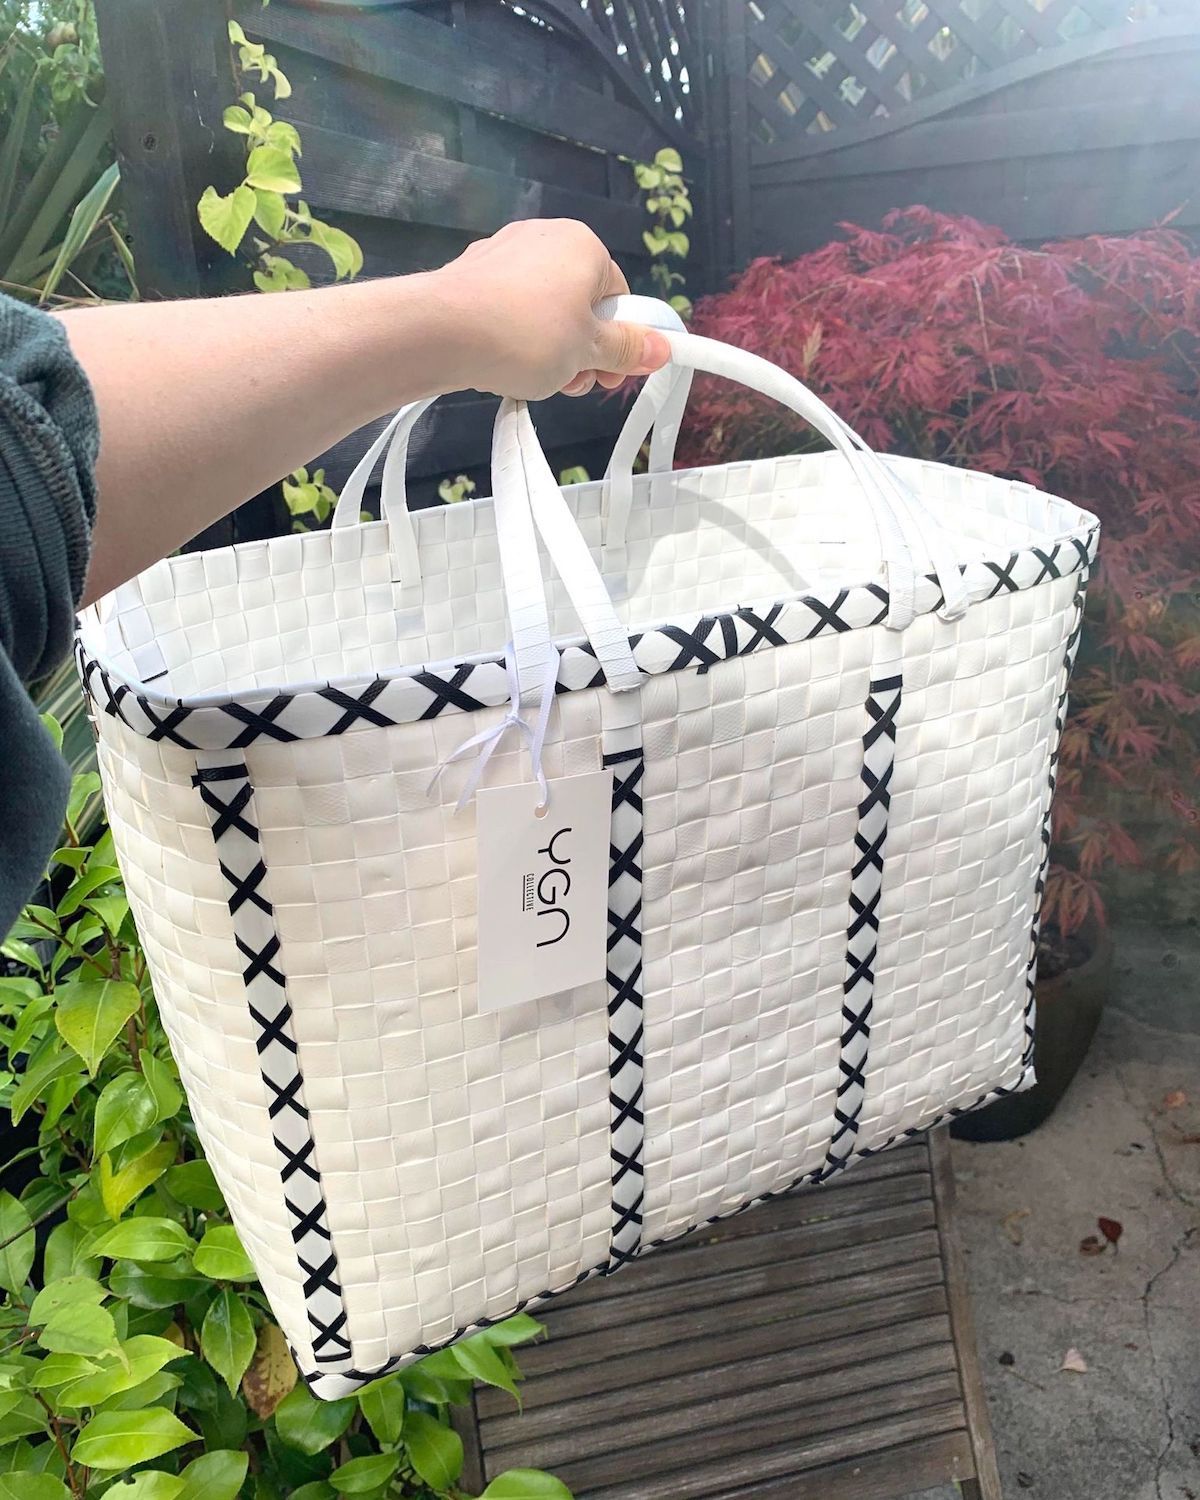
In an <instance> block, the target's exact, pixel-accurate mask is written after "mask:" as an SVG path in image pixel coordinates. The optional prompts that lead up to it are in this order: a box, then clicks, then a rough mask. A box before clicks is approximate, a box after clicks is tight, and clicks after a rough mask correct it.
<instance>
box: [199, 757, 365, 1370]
mask: <svg viewBox="0 0 1200 1500" xmlns="http://www.w3.org/2000/svg"><path fill="white" fill-rule="evenodd" d="M192 784H193V785H194V786H195V787H196V789H197V790H198V791H199V793H200V799H201V801H202V803H203V804H204V807H205V809H206V811H207V812H208V815H209V823H210V825H211V828H212V835H213V842H214V843H215V844H216V847H217V860H218V863H219V865H220V868H221V873H222V874H223V875H224V877H225V880H226V882H227V884H228V893H227V896H226V901H227V904H228V906H229V914H230V916H231V917H232V918H233V923H234V933H233V936H234V942H235V944H236V945H237V949H238V952H239V953H240V954H241V955H242V957H243V959H244V960H245V964H244V966H243V969H242V982H243V984H244V985H245V987H246V1004H247V1008H248V1010H249V1014H250V1019H251V1020H252V1021H253V1023H254V1026H255V1038H254V1044H255V1049H256V1051H257V1053H258V1058H259V1074H260V1076H261V1078H262V1081H263V1086H264V1088H265V1089H266V1092H267V1115H268V1118H269V1119H270V1120H271V1122H272V1130H271V1136H272V1139H273V1141H274V1142H275V1149H276V1152H277V1159H278V1166H279V1179H280V1183H281V1184H282V1186H283V1188H284V1193H283V1201H284V1205H285V1207H286V1209H287V1212H288V1214H289V1216H290V1218H291V1221H292V1222H291V1235H292V1242H293V1244H294V1245H295V1246H296V1261H297V1265H298V1266H299V1268H300V1272H301V1277H302V1286H303V1292H304V1305H305V1312H306V1313H307V1316H308V1322H309V1330H310V1333H311V1335H312V1349H313V1359H314V1360H315V1361H317V1362H318V1363H320V1364H334V1363H342V1362H344V1361H345V1360H348V1359H349V1358H350V1355H351V1351H350V1343H349V1340H348V1339H347V1338H346V1336H345V1333H344V1331H343V1330H344V1328H345V1325H346V1309H345V1304H344V1302H343V1299H342V1288H341V1283H340V1281H339V1279H338V1271H337V1261H336V1258H335V1256H334V1254H333V1250H332V1248H331V1241H332V1236H331V1234H330V1231H329V1225H328V1215H327V1210H326V1205H325V1196H324V1191H323V1189H322V1185H321V1176H320V1173H319V1172H318V1171H317V1168H316V1165H315V1164H314V1161H313V1156H314V1154H315V1149H316V1148H315V1145H314V1142H313V1137H312V1131H311V1126H310V1123H309V1115H308V1109H307V1107H306V1106H305V1103H304V1094H303V1088H304V1085H303V1079H302V1077H301V1073H300V1061H299V1055H298V1049H297V1045H296V1039H295V1036H294V1035H293V1033H292V1008H291V1005H290V1004H289V1002H288V998H287V981H286V979H285V978H284V975H283V972H282V970H281V969H280V967H279V964H278V958H279V952H280V943H279V934H278V932H277V931H276V930H275V908H274V907H273V906H272V904H271V902H270V900H269V899H268V897H267V895H266V892H265V891H264V890H263V889H262V887H263V883H264V881H265V878H266V864H265V862H264V860H263V857H262V851H261V845H260V841H259V831H258V826H257V824H256V823H255V821H254V809H253V799H254V787H253V783H252V782H251V780H250V773H249V769H248V767H247V766H246V763H245V761H237V762H233V763H230V764H226V765H217V766H200V767H198V768H197V770H196V773H195V775H194V776H193V777H192ZM238 854H241V855H242V856H243V859H242V860H241V861H238V860H237V858H236V856H237V855H238ZM231 861H232V862H233V863H246V862H248V861H249V862H250V868H249V873H248V874H247V875H246V876H244V877H240V876H238V875H237V874H236V873H235V871H234V869H233V868H232V865H231ZM247 906H249V907H252V908H253V909H254V911H256V912H257V913H258V914H259V915H258V916H255V915H254V911H252V912H251V913H250V916H249V917H247V914H246V909H247ZM262 918H265V919H266V920H265V921H263V920H262Z"/></svg>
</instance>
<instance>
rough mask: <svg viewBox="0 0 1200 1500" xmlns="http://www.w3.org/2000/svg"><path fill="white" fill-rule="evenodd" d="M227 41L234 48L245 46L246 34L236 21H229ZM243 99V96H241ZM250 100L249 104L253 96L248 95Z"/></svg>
mask: <svg viewBox="0 0 1200 1500" xmlns="http://www.w3.org/2000/svg"><path fill="white" fill-rule="evenodd" d="M229 40H230V41H231V42H232V43H233V44H234V46H235V47H237V46H245V45H246V33H245V32H244V31H243V30H242V28H241V26H240V25H239V24H238V23H237V22H236V21H230V23H229ZM243 97H245V96H244V95H243ZM250 99H251V102H253V99H254V95H253V94H251V95H250Z"/></svg>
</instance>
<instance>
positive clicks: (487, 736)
mask: <svg viewBox="0 0 1200 1500" xmlns="http://www.w3.org/2000/svg"><path fill="white" fill-rule="evenodd" d="M504 668H505V671H506V672H507V673H508V712H507V713H506V714H505V716H504V717H503V718H502V719H501V720H500V722H499V723H498V724H493V725H492V727H491V728H490V729H482V730H480V732H479V733H478V734H473V735H472V736H471V737H470V739H466V740H463V742H462V744H461V745H459V746H458V748H457V749H456V750H452V751H451V752H450V754H449V755H448V756H447V757H446V758H445V760H444V761H442V763H441V765H440V766H439V767H438V768H437V770H436V771H435V772H434V773H433V777H432V779H431V781H430V783H429V791H431V792H432V791H433V789H434V787H435V786H436V785H437V783H438V782H439V781H440V780H441V778H442V775H443V773H444V772H445V771H446V770H447V769H448V768H449V767H450V766H451V765H453V763H454V762H455V761H456V760H461V759H462V758H463V756H464V755H469V754H470V753H471V751H472V750H475V749H477V748H479V747H482V749H481V750H480V754H479V758H478V759H477V760H476V762H475V765H474V767H473V768H472V770H471V774H470V775H469V776H468V777H467V780H466V784H465V785H464V786H463V789H462V791H461V792H460V793H459V797H458V801H457V803H456V804H455V808H454V810H455V812H462V810H463V808H464V807H466V805H467V803H468V802H469V801H470V800H471V798H472V797H473V796H474V795H475V791H476V789H477V788H478V786H479V783H480V782H481V781H482V780H483V773H484V772H485V771H486V770H487V763H488V761H489V760H491V758H492V755H493V753H494V752H495V750H496V747H497V746H498V745H499V743H500V741H501V740H502V739H503V738H504V736H505V735H506V734H507V733H508V731H509V730H510V729H516V730H518V731H519V732H520V734H521V735H523V736H524V738H525V739H526V740H527V741H528V742H529V761H530V765H531V766H532V767H533V774H534V777H535V778H536V780H537V784H538V788H539V790H540V792H541V799H540V801H539V802H538V805H537V810H538V812H539V813H541V812H543V811H544V810H545V808H546V806H547V805H548V803H549V801H550V788H549V786H548V784H547V782H546V773H545V771H544V770H543V769H542V747H543V745H544V744H545V743H546V729H547V727H548V726H549V723H550V709H551V708H552V707H553V705H554V690H555V686H556V684H557V682H558V652H557V651H556V650H555V649H554V648H553V646H552V647H551V648H550V650H549V651H548V652H547V654H546V674H545V677H544V679H543V682H542V687H541V694H540V697H539V700H538V711H537V718H536V720H535V721H534V723H533V724H528V723H526V721H525V720H524V719H523V718H522V717H521V687H520V682H519V679H518V677H517V658H516V652H515V651H514V650H513V644H512V642H511V641H509V643H508V645H507V646H506V647H505V651H504Z"/></svg>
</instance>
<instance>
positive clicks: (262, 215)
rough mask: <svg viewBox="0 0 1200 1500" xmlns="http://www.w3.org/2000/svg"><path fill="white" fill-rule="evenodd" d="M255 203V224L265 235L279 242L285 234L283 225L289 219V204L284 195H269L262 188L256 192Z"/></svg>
mask: <svg viewBox="0 0 1200 1500" xmlns="http://www.w3.org/2000/svg"><path fill="white" fill-rule="evenodd" d="M255 203H256V207H255V210H254V222H255V223H256V224H257V225H258V227H259V228H260V229H261V230H262V232H263V233H264V234H267V235H270V237H271V238H272V239H273V240H277V239H278V238H279V236H280V235H281V234H282V233H283V224H284V220H285V218H286V217H287V204H286V203H285V202H284V198H283V194H282V193H268V192H266V191H265V190H263V189H261V188H260V189H258V190H257V191H256V194H255Z"/></svg>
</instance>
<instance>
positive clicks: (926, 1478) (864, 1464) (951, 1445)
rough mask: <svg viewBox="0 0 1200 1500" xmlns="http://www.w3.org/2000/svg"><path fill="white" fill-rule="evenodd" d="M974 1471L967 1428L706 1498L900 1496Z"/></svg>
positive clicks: (886, 1499)
mask: <svg viewBox="0 0 1200 1500" xmlns="http://www.w3.org/2000/svg"><path fill="white" fill-rule="evenodd" d="M970 1473H971V1444H970V1440H969V1439H968V1437H967V1434H966V1433H965V1432H945V1433H941V1434H939V1435H938V1436H937V1437H931V1438H919V1439H918V1440H917V1441H916V1442H912V1443H901V1444H899V1445H898V1446H896V1447H894V1448H888V1449H887V1450H886V1451H885V1452H883V1453H872V1454H869V1455H867V1456H866V1457H863V1458H849V1459H845V1460H843V1462H841V1463H839V1464H830V1465H828V1466H825V1465H822V1466H821V1468H820V1469H819V1470H818V1471H817V1472H816V1473H815V1474H814V1473H809V1474H789V1475H787V1476H786V1477H785V1478H783V1479H779V1480H775V1481H773V1482H769V1483H767V1484H754V1485H751V1486H750V1487H749V1488H745V1487H742V1486H739V1487H738V1488H737V1489H736V1490H722V1491H721V1493H720V1494H719V1495H718V1494H712V1495H707V1496H705V1500H895V1496H896V1495H897V1494H898V1493H899V1489H898V1486H899V1485H900V1484H903V1486H904V1489H905V1490H906V1491H911V1489H914V1488H915V1489H917V1490H923V1489H927V1488H929V1489H931V1488H933V1486H934V1485H938V1484H944V1483H945V1481H946V1480H947V1478H950V1479H953V1478H956V1477H962V1478H966V1477H968V1476H969V1475H970Z"/></svg>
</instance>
